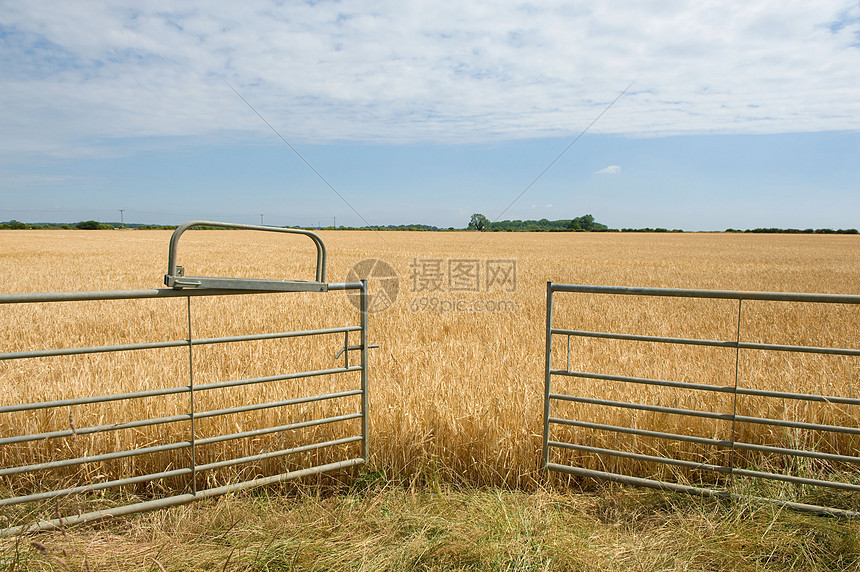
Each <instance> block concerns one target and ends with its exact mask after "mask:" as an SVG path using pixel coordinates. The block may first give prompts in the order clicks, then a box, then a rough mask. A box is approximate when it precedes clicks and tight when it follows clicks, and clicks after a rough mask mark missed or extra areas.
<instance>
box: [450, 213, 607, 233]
mask: <svg viewBox="0 0 860 572" xmlns="http://www.w3.org/2000/svg"><path fill="white" fill-rule="evenodd" d="M466 230H478V231H482V232H607V231H609V230H610V229H609V227H607V226H606V225H605V224H601V223H599V222H596V221H595V220H594V217H593V216H591V215H590V214H587V215H583V216H580V217H576V218H574V219H562V220H548V219H545V218H542V219H540V220H500V221H496V222H490V220H489V219H488V218H487V217H485V216H484V215H482V214H480V213H475V214H473V215H472V218H471V220H470V221H469V224H468V226H467V227H466Z"/></svg>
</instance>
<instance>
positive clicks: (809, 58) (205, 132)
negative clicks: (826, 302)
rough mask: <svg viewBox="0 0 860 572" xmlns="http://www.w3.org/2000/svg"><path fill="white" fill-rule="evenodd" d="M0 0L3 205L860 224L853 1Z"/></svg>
mask: <svg viewBox="0 0 860 572" xmlns="http://www.w3.org/2000/svg"><path fill="white" fill-rule="evenodd" d="M0 7H2V9H0V82H2V85H3V89H2V90H0V134H2V137H0V220H9V219H17V220H22V221H28V222H38V221H58V222H63V221H68V222H73V221H78V220H87V219H98V220H103V221H114V220H118V219H119V216H120V214H119V210H120V209H123V211H124V217H125V220H126V222H152V223H173V224H176V223H180V222H183V221H185V220H189V219H196V218H205V219H217V220H225V221H233V222H247V223H259V222H260V215H261V214H262V215H263V220H264V222H265V223H266V224H274V225H296V224H298V225H317V224H323V225H329V224H331V223H332V222H333V221H334V220H336V221H337V224H339V225H341V224H342V225H361V224H365V223H369V224H405V223H423V224H431V225H436V226H441V227H447V226H455V227H463V226H465V224H466V223H467V222H468V220H469V217H470V215H471V214H472V213H474V212H480V213H483V214H485V215H486V216H488V217H489V218H491V219H495V218H497V217H499V216H500V215H502V218H510V219H527V218H536V219H537V218H549V219H564V218H572V217H575V216H580V215H583V214H586V213H591V214H593V215H594V216H595V218H596V219H597V220H598V221H600V222H603V223H605V224H608V225H609V226H611V227H644V226H651V227H657V226H662V227H668V228H683V229H685V230H723V229H725V228H729V227H732V228H752V227H757V226H778V227H798V228H808V227H813V228H825V227H829V228H857V227H860V160H858V158H860V82H858V80H857V70H860V3H858V2H856V1H855V2H849V1H843V0H821V1H819V2H815V3H810V2H799V1H785V0H783V1H779V2H776V1H770V0H762V1H757V2H753V3H750V2H730V1H726V2H720V3H702V2H693V1H691V2H687V1H682V0H677V1H675V0H659V1H658V0H653V1H648V0H645V1H637V2H632V1H629V2H622V1H615V0H610V1H607V2H600V3H595V2H578V1H571V0H567V1H563V2H555V1H553V0H545V1H541V2H536V3H528V2H504V1H496V2H479V1H478V2H471V3H462V2H458V3H454V2H447V1H442V0H437V1H434V2H429V1H428V2H424V1H414V2H395V1H392V2H382V1H379V2H365V1H361V0H357V1H354V2H336V1H327V0H320V1H314V2H292V1H286V2H268V1H259V2H258V1H253V0H252V1H247V2H242V3H240V4H239V3H227V2H223V3H222V2H183V3H175V2H158V1H154V2H147V3H142V2H121V1H118V2H110V3H104V2H95V1H88V0H73V1H70V2H64V3H61V4H59V5H58V4H57V3H53V2H40V1H38V0H31V1H27V2H10V1H4V0H0ZM631 82H633V85H632V86H631V87H630V88H629V89H628V90H627V91H626V93H624V95H623V96H622V97H620V98H619V99H618V100H617V102H616V103H614V104H613V105H612V106H611V107H610V108H609V109H608V110H607V106H609V105H610V103H611V102H612V101H613V100H614V99H615V98H616V97H617V96H618V95H619V94H620V93H621V92H622V91H623V90H624V89H625V88H626V87H627V86H628V85H629V84H630V83H631ZM231 86H232V87H231ZM233 89H235V90H236V91H238V93H239V94H241V98H240V97H239V96H238V95H237V94H236V93H235V92H234V91H233ZM242 98H244V99H245V100H247V102H248V103H249V104H250V105H251V106H253V110H252V109H251V108H250V107H249V105H247V104H246V103H245V101H243V99H242ZM255 110H256V113H255ZM604 110H606V112H605V113H604V114H603V115H601V113H602V112H603V111H604ZM257 113H259V115H260V116H262V117H263V118H265V121H266V122H268V123H269V124H270V125H271V126H272V127H273V128H274V129H275V130H277V132H278V133H279V134H280V135H281V136H282V137H283V138H284V139H286V141H288V142H289V143H290V145H292V146H293V147H294V148H295V149H296V150H298V151H299V153H301V155H302V156H303V157H304V158H305V159H306V160H307V162H308V163H310V164H311V165H312V166H313V168H314V169H316V171H317V172H318V173H319V174H320V175H322V177H324V178H325V180H326V181H327V183H328V184H330V185H331V186H332V187H334V189H336V192H335V191H333V190H332V189H331V188H330V187H329V186H328V184H327V183H326V182H324V181H323V180H321V179H320V178H319V177H318V176H317V174H316V173H314V171H313V170H311V168H309V167H308V166H307V165H306V164H305V163H304V162H303V161H302V159H300V158H299V157H298V156H297V155H296V154H295V153H294V152H293V151H292V150H291V149H290V147H289V146H288V145H287V144H285V143H284V142H283V141H282V140H281V139H280V138H279V137H278V135H276V134H275V133H274V132H273V130H272V129H271V128H270V127H269V126H268V125H267V124H266V122H264V121H263V119H261V118H260V116H258V115H257ZM598 117H599V119H598V120H597V121H596V122H594V124H593V125H591V127H590V128H589V125H590V124H591V123H592V122H593V121H594V120H595V119H596V118H598ZM586 128H588V130H587V133H585V134H584V135H583V136H582V137H581V138H580V139H579V140H578V141H577V142H576V143H575V144H574V145H573V146H572V147H570V148H569V150H568V151H567V152H566V153H565V154H564V155H563V156H562V157H561V158H560V159H559V160H558V161H557V162H556V163H555V164H553V166H552V168H550V169H549V170H548V171H547V172H546V173H545V174H544V175H543V176H542V177H541V178H540V180H538V181H537V182H535V184H534V185H533V186H532V187H531V188H529V189H528V191H527V192H525V193H524V194H522V196H521V197H520V198H519V200H517V201H515V202H514V203H513V205H511V203H512V201H514V199H515V198H516V197H518V196H519V195H520V194H521V193H523V191H524V190H525V189H526V188H527V187H528V186H529V185H530V184H531V183H532V182H533V181H534V180H535V178H536V177H538V175H539V174H540V173H541V172H543V171H544V169H546V167H547V166H549V165H550V164H551V163H552V161H553V160H554V159H556V158H557V157H558V156H559V154H560V153H561V152H562V151H563V150H564V149H565V148H567V147H568V145H570V143H571V142H572V141H573V140H574V139H575V138H576V137H577V136H578V135H580V134H581V133H582V132H583V131H584V130H586ZM508 207H510V208H508ZM506 208H508V210H506V211H505V209H506ZM356 211H357V212H356ZM503 211H504V212H503Z"/></svg>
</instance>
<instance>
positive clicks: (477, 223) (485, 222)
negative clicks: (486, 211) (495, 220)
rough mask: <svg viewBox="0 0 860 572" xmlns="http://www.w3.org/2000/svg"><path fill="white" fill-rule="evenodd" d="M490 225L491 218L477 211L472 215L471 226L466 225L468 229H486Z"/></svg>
mask: <svg viewBox="0 0 860 572" xmlns="http://www.w3.org/2000/svg"><path fill="white" fill-rule="evenodd" d="M489 226H490V219H488V218H487V217H485V216H484V215H482V214H480V213H475V214H473V215H472V220H470V221H469V226H468V227H466V228H467V229H468V230H477V231H481V230H485V229H486V228H487V227H489Z"/></svg>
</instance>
